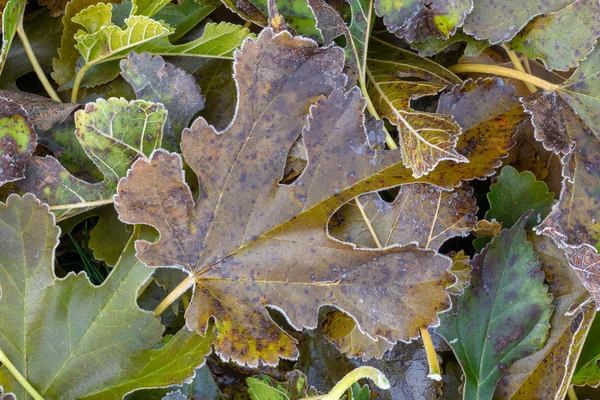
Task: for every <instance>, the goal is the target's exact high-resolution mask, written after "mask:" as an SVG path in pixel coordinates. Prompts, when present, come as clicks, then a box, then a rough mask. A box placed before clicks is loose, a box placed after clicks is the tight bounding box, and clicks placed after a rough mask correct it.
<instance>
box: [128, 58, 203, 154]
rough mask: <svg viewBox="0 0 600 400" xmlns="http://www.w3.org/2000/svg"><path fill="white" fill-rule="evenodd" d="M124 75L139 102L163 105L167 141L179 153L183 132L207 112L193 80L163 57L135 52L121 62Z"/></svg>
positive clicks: (165, 139)
mask: <svg viewBox="0 0 600 400" xmlns="http://www.w3.org/2000/svg"><path fill="white" fill-rule="evenodd" d="M121 75H122V76H123V78H125V80H126V81H127V82H128V83H129V84H130V85H131V86H132V87H133V89H134V90H135V95H136V96H137V98H138V99H140V100H146V101H152V102H155V103H161V104H162V105H163V106H164V107H165V108H166V110H167V111H168V113H167V122H166V125H165V132H164V141H165V145H166V144H168V145H169V148H170V149H171V150H174V149H176V148H177V147H178V143H179V141H180V140H181V131H182V130H183V128H185V127H186V126H187V125H188V124H189V122H190V120H191V119H192V117H193V116H194V115H195V114H196V113H197V112H198V111H200V110H201V109H202V108H204V97H203V96H202V95H201V94H200V87H199V86H198V85H196V81H195V80H194V77H193V76H191V75H189V74H187V73H186V72H185V71H183V70H181V69H179V68H176V67H175V66H173V65H172V64H169V63H166V62H165V61H164V60H163V58H162V57H160V56H155V57H152V56H151V55H150V54H149V53H142V54H141V55H138V54H136V53H135V52H133V51H132V52H131V53H129V56H128V57H127V59H125V60H122V61H121Z"/></svg>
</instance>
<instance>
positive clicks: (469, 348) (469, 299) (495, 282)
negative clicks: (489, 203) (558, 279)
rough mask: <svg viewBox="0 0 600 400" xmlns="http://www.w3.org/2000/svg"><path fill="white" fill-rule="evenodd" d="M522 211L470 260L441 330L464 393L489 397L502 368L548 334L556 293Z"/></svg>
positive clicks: (537, 345)
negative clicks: (465, 282) (460, 372)
mask: <svg viewBox="0 0 600 400" xmlns="http://www.w3.org/2000/svg"><path fill="white" fill-rule="evenodd" d="M526 221H527V217H525V216H524V217H522V218H521V219H520V220H519V221H518V222H517V223H516V224H515V225H514V226H513V227H512V228H510V229H505V230H503V231H502V232H501V233H500V234H499V235H498V236H496V237H495V238H494V239H493V240H492V243H491V244H490V245H489V246H488V247H486V248H485V249H484V250H483V252H482V253H480V254H478V255H477V256H475V258H474V259H473V261H472V262H471V266H472V267H473V270H472V274H471V285H470V286H469V287H467V288H466V289H465V291H464V294H463V295H462V296H460V297H458V298H456V299H455V302H454V303H455V304H454V305H453V307H452V309H451V310H450V311H449V312H448V313H446V314H442V315H440V319H441V323H440V326H439V327H438V328H437V329H436V331H437V332H438V333H439V334H441V335H442V336H444V338H445V339H446V340H447V341H448V343H450V345H451V346H452V349H453V351H454V354H455V355H456V357H457V358H458V360H459V361H460V364H461V365H462V368H463V371H464V374H465V378H466V382H465V388H464V395H463V398H464V399H490V398H492V395H493V393H494V389H495V387H496V385H497V383H498V381H499V380H500V378H501V377H502V374H503V373H504V372H505V371H506V369H507V368H509V367H510V366H511V365H512V364H513V363H514V362H515V361H517V360H519V359H521V358H523V357H525V356H527V355H529V354H531V353H533V352H534V351H537V350H539V349H540V348H542V347H543V346H544V344H545V342H546V340H547V339H548V330H549V328H550V324H549V323H548V321H549V319H550V315H551V314H552V306H551V302H552V296H551V295H550V294H549V293H548V287H547V286H546V285H544V282H543V281H544V274H543V273H542V271H541V263H540V262H539V260H538V257H537V255H536V254H535V252H534V250H533V246H532V245H531V244H530V243H529V242H528V241H527V238H526V235H525V223H526Z"/></svg>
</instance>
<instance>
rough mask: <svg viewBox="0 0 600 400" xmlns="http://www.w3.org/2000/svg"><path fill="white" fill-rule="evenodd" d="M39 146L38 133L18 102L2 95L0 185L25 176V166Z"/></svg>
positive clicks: (0, 114) (0, 110)
mask: <svg viewBox="0 0 600 400" xmlns="http://www.w3.org/2000/svg"><path fill="white" fill-rule="evenodd" d="M36 147H37V134H36V133H35V131H34V129H33V125H32V124H31V122H30V121H29V119H28V116H27V112H26V111H25V109H24V108H23V107H22V106H21V105H19V104H18V103H16V102H14V101H12V100H8V99H7V98H4V97H0V185H3V184H5V183H6V182H13V181H16V180H19V179H22V178H23V177H24V176H25V166H26V164H27V161H28V160H29V159H30V158H31V155H32V154H33V151H34V150H35V148H36Z"/></svg>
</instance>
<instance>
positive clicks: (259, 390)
mask: <svg viewBox="0 0 600 400" xmlns="http://www.w3.org/2000/svg"><path fill="white" fill-rule="evenodd" d="M246 383H247V384H248V393H249V394H250V398H251V399H252V400H267V399H268V400H301V399H304V398H305V397H308V396H315V395H317V394H318V393H317V392H316V391H315V390H314V389H309V386H308V382H307V381H306V376H305V375H304V374H303V373H302V372H300V371H292V372H288V374H287V381H285V382H278V381H277V380H275V379H273V378H271V377H270V376H266V375H263V376H260V377H258V378H247V379H246Z"/></svg>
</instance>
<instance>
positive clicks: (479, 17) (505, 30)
mask: <svg viewBox="0 0 600 400" xmlns="http://www.w3.org/2000/svg"><path fill="white" fill-rule="evenodd" d="M572 2H573V0H546V1H544V2H543V3H538V2H527V1H521V0H473V11H472V12H471V13H470V14H469V15H467V18H466V20H465V25H464V27H463V29H464V31H465V32H466V33H468V34H469V35H472V36H474V37H475V38H476V39H487V40H489V41H490V43H492V44H496V43H500V42H508V41H509V40H511V39H512V38H513V37H514V36H515V35H516V34H517V32H519V31H520V30H521V29H522V28H523V27H524V26H525V25H526V24H527V23H528V22H529V21H530V20H531V19H532V18H533V17H535V16H537V15H542V14H546V13H551V12H554V11H558V10H560V9H562V8H564V7H566V6H568V5H569V4H571V3H572Z"/></svg>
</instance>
